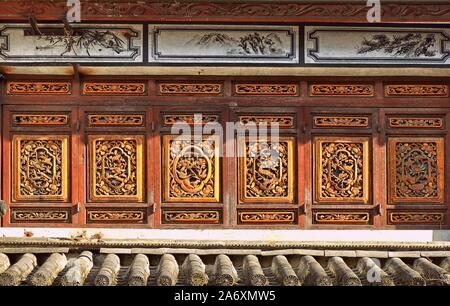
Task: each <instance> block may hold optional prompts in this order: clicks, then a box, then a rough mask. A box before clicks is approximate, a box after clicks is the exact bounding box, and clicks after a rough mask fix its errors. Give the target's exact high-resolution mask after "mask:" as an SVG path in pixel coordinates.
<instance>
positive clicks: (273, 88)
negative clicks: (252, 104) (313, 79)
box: [234, 83, 298, 96]
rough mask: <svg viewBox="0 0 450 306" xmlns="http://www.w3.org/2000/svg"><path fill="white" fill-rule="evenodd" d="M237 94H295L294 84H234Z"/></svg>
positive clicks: (296, 92) (296, 91)
mask: <svg viewBox="0 0 450 306" xmlns="http://www.w3.org/2000/svg"><path fill="white" fill-rule="evenodd" d="M234 90H235V93H236V95H239V96H247V95H248V96H297V95H298V86H297V85H296V84H257V83H256V84H236V85H235V87H234Z"/></svg>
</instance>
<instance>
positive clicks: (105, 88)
mask: <svg viewBox="0 0 450 306" xmlns="http://www.w3.org/2000/svg"><path fill="white" fill-rule="evenodd" d="M145 88H146V85H145V83H118V82H85V83H83V95H145Z"/></svg>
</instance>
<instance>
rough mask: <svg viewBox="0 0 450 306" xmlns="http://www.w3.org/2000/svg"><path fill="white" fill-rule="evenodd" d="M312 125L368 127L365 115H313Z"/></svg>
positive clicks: (367, 119) (367, 118)
mask: <svg viewBox="0 0 450 306" xmlns="http://www.w3.org/2000/svg"><path fill="white" fill-rule="evenodd" d="M313 121H314V127H319V128H320V127H369V117H367V116H314V117H313Z"/></svg>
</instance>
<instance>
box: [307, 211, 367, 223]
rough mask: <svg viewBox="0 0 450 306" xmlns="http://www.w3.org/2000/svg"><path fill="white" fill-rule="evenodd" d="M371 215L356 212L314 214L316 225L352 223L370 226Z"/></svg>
mask: <svg viewBox="0 0 450 306" xmlns="http://www.w3.org/2000/svg"><path fill="white" fill-rule="evenodd" d="M369 220H370V214H369V213H368V212H354V211H320V212H314V222H315V223H329V224H330V223H337V224H339V223H352V224H368V223H369Z"/></svg>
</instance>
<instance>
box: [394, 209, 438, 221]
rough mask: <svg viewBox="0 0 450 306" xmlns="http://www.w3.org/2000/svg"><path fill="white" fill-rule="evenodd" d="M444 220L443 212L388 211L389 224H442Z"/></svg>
mask: <svg viewBox="0 0 450 306" xmlns="http://www.w3.org/2000/svg"><path fill="white" fill-rule="evenodd" d="M444 222H445V213H443V212H421V211H398V212H389V223H390V224H443V223H444Z"/></svg>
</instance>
